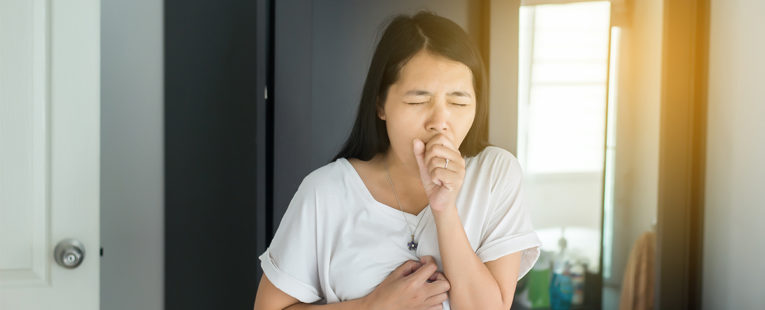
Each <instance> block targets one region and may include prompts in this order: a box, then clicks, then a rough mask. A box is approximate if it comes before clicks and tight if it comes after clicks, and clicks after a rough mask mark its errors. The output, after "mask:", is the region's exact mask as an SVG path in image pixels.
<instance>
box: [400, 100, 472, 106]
mask: <svg viewBox="0 0 765 310" xmlns="http://www.w3.org/2000/svg"><path fill="white" fill-rule="evenodd" d="M424 103H428V102H427V101H421V102H407V104H412V105H414V104H424ZM451 104H453V105H456V106H460V107H466V106H468V105H469V104H461V103H456V102H451Z"/></svg>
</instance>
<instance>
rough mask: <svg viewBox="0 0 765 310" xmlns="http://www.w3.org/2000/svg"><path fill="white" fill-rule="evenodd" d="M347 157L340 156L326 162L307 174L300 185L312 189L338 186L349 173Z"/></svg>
mask: <svg viewBox="0 0 765 310" xmlns="http://www.w3.org/2000/svg"><path fill="white" fill-rule="evenodd" d="M344 161H347V160H346V159H345V158H338V159H336V160H335V161H333V162H330V163H327V164H324V165H323V166H321V167H319V168H316V169H314V170H313V171H311V172H310V173H308V175H306V176H305V177H304V178H303V180H302V182H301V184H300V186H301V187H308V188H311V189H331V188H334V187H336V186H337V185H338V184H340V182H342V180H343V179H344V176H345V175H346V174H347V168H346V166H345V165H346V164H347V163H346V162H344Z"/></svg>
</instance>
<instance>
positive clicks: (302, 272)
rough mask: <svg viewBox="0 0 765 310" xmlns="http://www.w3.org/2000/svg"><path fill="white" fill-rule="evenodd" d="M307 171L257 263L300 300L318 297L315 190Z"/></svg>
mask: <svg viewBox="0 0 765 310" xmlns="http://www.w3.org/2000/svg"><path fill="white" fill-rule="evenodd" d="M310 177H311V175H310V174H309V176H307V177H306V178H304V179H303V181H302V182H301V184H300V186H299V187H298V190H297V192H296V193H295V195H294V196H293V197H292V200H291V201H290V204H289V205H288V206H287V210H286V211H285V213H284V216H283V217H282V219H281V222H280V223H279V227H278V228H277V229H276V233H275V234H274V238H273V239H272V240H271V244H270V246H269V247H268V249H266V251H265V252H264V253H263V254H261V255H260V257H259V259H260V266H261V268H263V273H264V274H265V275H266V277H268V280H269V281H271V283H273V284H274V286H276V287H277V288H279V289H280V290H282V291H283V292H284V293H286V294H288V295H290V296H292V297H294V298H296V299H298V300H300V302H303V303H314V302H316V301H319V300H321V299H322V296H321V293H320V292H321V290H320V284H319V271H318V262H317V249H316V240H317V233H316V232H317V230H316V227H317V226H316V213H317V212H316V204H317V201H316V190H315V188H316V187H315V186H313V185H312V182H311V178H310Z"/></svg>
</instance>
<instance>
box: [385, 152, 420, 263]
mask: <svg viewBox="0 0 765 310" xmlns="http://www.w3.org/2000/svg"><path fill="white" fill-rule="evenodd" d="M384 164H385V172H386V173H387V175H388V183H390V187H391V188H393V195H394V196H395V197H396V204H398V210H399V211H401V216H402V217H404V221H406V227H407V228H409V232H410V233H411V234H412V241H409V243H407V244H406V246H407V247H408V248H409V250H411V251H416V250H417V242H414V231H412V227H410V226H409V220H407V219H406V216H404V210H403V209H401V202H399V201H398V194H396V187H395V186H393V181H392V180H391V178H390V171H388V162H387V160H386V161H384ZM423 217H425V215H424V214H423V216H422V217H420V219H419V220H418V221H417V225H416V226H414V229H415V230H417V227H419V226H420V221H422V218H423Z"/></svg>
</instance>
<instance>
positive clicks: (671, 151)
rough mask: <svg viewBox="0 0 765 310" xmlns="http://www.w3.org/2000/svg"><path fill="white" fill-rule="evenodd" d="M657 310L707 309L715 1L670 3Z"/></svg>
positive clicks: (665, 54) (665, 44)
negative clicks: (709, 107)
mask: <svg viewBox="0 0 765 310" xmlns="http://www.w3.org/2000/svg"><path fill="white" fill-rule="evenodd" d="M662 36H663V40H662V57H661V59H662V65H661V71H662V73H661V119H660V123H661V130H660V141H659V146H660V149H659V192H658V200H659V201H658V210H657V215H658V217H657V223H656V229H657V236H656V263H657V264H656V266H657V268H656V271H655V272H656V280H655V283H656V285H655V307H656V308H657V309H698V308H700V307H701V288H702V253H703V244H702V242H703V223H704V181H705V165H706V127H707V115H706V113H707V90H706V89H707V87H706V86H707V72H708V53H709V0H681V1H664V17H663V33H662Z"/></svg>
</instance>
